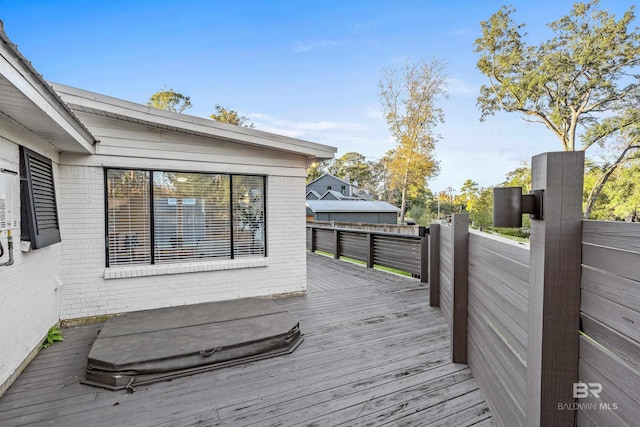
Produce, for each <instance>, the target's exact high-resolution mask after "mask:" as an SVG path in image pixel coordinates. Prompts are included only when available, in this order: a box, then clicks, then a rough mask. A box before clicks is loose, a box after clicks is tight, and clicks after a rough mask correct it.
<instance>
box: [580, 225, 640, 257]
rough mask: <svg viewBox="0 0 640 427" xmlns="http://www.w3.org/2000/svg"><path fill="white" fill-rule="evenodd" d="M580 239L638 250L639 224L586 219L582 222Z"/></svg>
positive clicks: (639, 248)
mask: <svg viewBox="0 0 640 427" xmlns="http://www.w3.org/2000/svg"><path fill="white" fill-rule="evenodd" d="M582 241H583V242H584V243H589V244H593V245H600V246H609V247H614V248H618V249H621V250H625V251H632V252H640V224H639V223H637V222H620V221H593V220H586V221H583V224H582Z"/></svg>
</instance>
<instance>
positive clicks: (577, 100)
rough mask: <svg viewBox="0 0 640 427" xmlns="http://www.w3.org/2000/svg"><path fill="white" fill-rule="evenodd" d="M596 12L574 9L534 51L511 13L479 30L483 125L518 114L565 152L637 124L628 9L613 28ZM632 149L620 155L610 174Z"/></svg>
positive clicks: (635, 42)
mask: <svg viewBox="0 0 640 427" xmlns="http://www.w3.org/2000/svg"><path fill="white" fill-rule="evenodd" d="M598 6H599V0H593V1H591V2H589V3H586V4H585V3H576V4H575V5H574V6H573V9H572V11H571V13H570V14H569V15H567V16H565V17H563V18H561V19H559V20H558V21H555V22H552V23H551V24H549V27H550V28H551V30H552V31H553V33H554V35H553V37H552V38H550V39H549V40H546V41H543V42H541V43H540V44H538V45H529V44H527V43H526V42H525V41H524V40H523V35H522V34H521V30H522V28H523V27H524V24H519V25H518V24H515V23H514V22H513V20H512V18H511V15H512V13H513V12H514V11H515V9H514V8H513V7H502V8H501V9H500V10H499V11H498V12H496V13H495V14H494V15H492V16H491V17H490V18H489V20H488V21H484V22H482V23H481V25H482V37H480V38H479V39H477V40H476V42H475V50H476V52H479V53H480V59H479V60H478V64H477V65H478V68H479V69H480V71H482V73H483V74H485V75H486V76H487V77H488V78H489V84H488V85H483V86H482V87H481V89H480V96H479V97H478V106H479V107H480V109H481V111H482V116H481V120H484V119H486V118H487V117H488V116H490V115H493V114H495V113H496V112H497V111H506V112H518V113H520V114H522V115H523V118H524V119H525V120H526V121H529V122H533V123H541V124H543V125H544V126H546V127H547V128H548V129H550V130H551V131H552V132H553V134H554V135H556V137H557V138H558V139H559V140H560V142H561V144H562V147H563V148H564V149H565V150H569V151H572V150H576V149H581V150H586V149H588V148H589V147H591V146H593V145H594V144H596V145H600V146H604V145H605V143H606V142H608V141H610V139H611V138H613V137H615V136H617V135H620V134H621V133H625V132H626V130H627V129H628V128H630V127H633V126H637V125H638V124H640V113H638V108H639V100H640V74H634V72H635V71H637V69H636V68H635V67H636V66H637V65H638V64H640V35H639V34H638V33H636V32H633V31H630V30H629V24H630V23H631V22H632V21H633V19H634V13H633V9H634V7H633V6H632V7H631V8H629V10H627V11H626V12H625V13H624V16H623V17H622V18H621V19H619V20H616V19H615V16H614V15H613V14H610V13H608V12H606V11H603V10H600V9H599V8H598ZM578 136H581V137H582V146H581V147H578V144H577V142H576V138H577V137H578ZM636 141H637V140H636ZM637 146H638V144H637V142H633V143H631V144H630V145H627V146H626V147H625V148H623V149H622V150H621V151H620V152H619V155H618V157H617V158H616V159H615V161H614V162H613V163H612V164H611V167H612V169H613V170H615V168H616V167H618V166H619V165H620V164H621V163H623V162H624V161H625V159H626V156H627V155H629V154H630V152H633V150H637V148H638V147H637ZM604 174H606V171H605V172H604ZM609 175H610V174H609ZM607 179H608V176H603V179H601V180H599V181H598V182H596V183H595V185H596V187H599V188H600V189H601V188H602V186H604V184H605V183H606V180H607ZM597 194H598V190H597V189H596V190H595V191H593V192H592V193H591V195H590V197H589V200H588V202H587V206H586V209H585V217H588V214H589V213H590V207H592V206H593V203H594V202H595V197H597Z"/></svg>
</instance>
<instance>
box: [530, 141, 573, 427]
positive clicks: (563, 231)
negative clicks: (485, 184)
mask: <svg viewBox="0 0 640 427" xmlns="http://www.w3.org/2000/svg"><path fill="white" fill-rule="evenodd" d="M583 174H584V152H582V151H574V152H558V153H544V154H540V155H538V156H535V157H533V158H532V162H531V188H532V189H534V190H544V195H543V219H541V220H532V221H531V237H530V245H531V251H530V276H529V319H528V339H527V394H526V399H527V405H526V406H527V408H526V417H527V425H529V426H541V425H542V426H551V425H553V426H573V425H574V422H575V415H576V411H572V410H559V409H558V406H559V404H565V403H566V404H573V403H574V402H575V399H574V397H573V383H576V382H578V352H579V335H578V329H579V321H580V277H581V266H580V263H581V257H582V250H581V249H582V185H583Z"/></svg>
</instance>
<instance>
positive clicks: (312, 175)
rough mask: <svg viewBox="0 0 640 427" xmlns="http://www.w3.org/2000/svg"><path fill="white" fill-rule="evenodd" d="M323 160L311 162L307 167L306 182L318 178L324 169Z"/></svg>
mask: <svg viewBox="0 0 640 427" xmlns="http://www.w3.org/2000/svg"><path fill="white" fill-rule="evenodd" d="M324 167H325V166H324V162H313V163H311V164H310V165H309V167H308V168H307V184H308V183H310V182H311V181H313V180H314V179H318V178H320V177H321V176H322V174H323V173H324V172H323V169H324Z"/></svg>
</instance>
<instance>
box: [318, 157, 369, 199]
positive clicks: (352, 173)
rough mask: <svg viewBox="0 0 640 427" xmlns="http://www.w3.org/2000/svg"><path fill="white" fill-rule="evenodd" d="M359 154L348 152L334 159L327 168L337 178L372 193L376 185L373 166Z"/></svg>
mask: <svg viewBox="0 0 640 427" xmlns="http://www.w3.org/2000/svg"><path fill="white" fill-rule="evenodd" d="M374 163H375V162H372V161H368V160H367V159H366V157H365V156H363V155H362V154H360V153H355V152H349V153H346V154H343V155H342V156H341V157H339V158H338V159H335V160H334V161H333V162H332V163H331V164H330V165H329V167H328V170H329V173H330V174H332V175H334V176H337V177H338V178H342V179H347V178H348V180H349V182H351V183H357V185H358V187H360V188H366V189H368V190H371V191H373V190H374V189H375V188H376V187H377V185H376V183H375V181H374V174H373V172H374V171H373V164H374Z"/></svg>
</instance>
